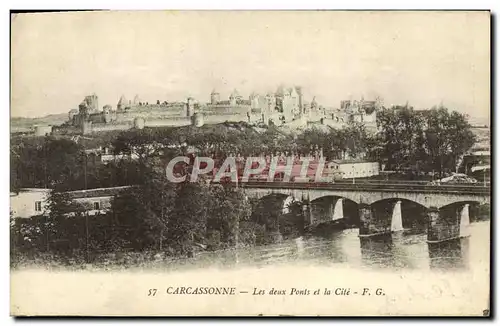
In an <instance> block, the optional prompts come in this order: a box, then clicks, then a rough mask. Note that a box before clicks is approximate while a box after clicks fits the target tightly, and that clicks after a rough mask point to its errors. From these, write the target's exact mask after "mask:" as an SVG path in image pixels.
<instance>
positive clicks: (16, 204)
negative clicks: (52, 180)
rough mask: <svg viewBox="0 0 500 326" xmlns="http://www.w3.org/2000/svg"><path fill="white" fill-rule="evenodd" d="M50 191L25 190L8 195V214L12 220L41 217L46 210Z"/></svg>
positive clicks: (41, 189) (42, 189)
mask: <svg viewBox="0 0 500 326" xmlns="http://www.w3.org/2000/svg"><path fill="white" fill-rule="evenodd" d="M50 191H51V190H50V189H44V188H25V189H21V190H20V191H19V192H17V193H11V194H10V212H11V215H12V217H14V218H29V217H32V216H37V215H43V214H44V212H45V211H46V209H47V207H46V206H47V203H48V202H47V199H48V196H49V193H50Z"/></svg>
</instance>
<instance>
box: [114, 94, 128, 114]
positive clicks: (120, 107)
mask: <svg viewBox="0 0 500 326" xmlns="http://www.w3.org/2000/svg"><path fill="white" fill-rule="evenodd" d="M127 104H128V102H127V99H126V98H125V95H122V96H121V97H120V100H119V101H118V104H117V105H116V109H117V110H118V111H122V110H125V107H126V106H127Z"/></svg>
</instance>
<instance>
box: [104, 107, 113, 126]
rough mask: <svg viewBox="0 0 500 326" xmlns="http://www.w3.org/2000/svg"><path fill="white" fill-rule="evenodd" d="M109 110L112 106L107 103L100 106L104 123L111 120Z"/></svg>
mask: <svg viewBox="0 0 500 326" xmlns="http://www.w3.org/2000/svg"><path fill="white" fill-rule="evenodd" d="M111 111H112V107H111V105H109V104H106V105H105V106H104V107H103V108H102V112H103V115H104V122H105V123H110V122H111V121H112V120H113V116H112V112H111Z"/></svg>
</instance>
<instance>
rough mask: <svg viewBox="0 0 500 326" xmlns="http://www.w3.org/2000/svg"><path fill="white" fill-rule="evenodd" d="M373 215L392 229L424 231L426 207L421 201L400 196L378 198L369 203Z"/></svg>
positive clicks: (425, 227)
mask: <svg viewBox="0 0 500 326" xmlns="http://www.w3.org/2000/svg"><path fill="white" fill-rule="evenodd" d="M370 206H371V209H372V214H373V216H374V217H375V218H376V219H378V220H379V221H381V222H382V223H381V225H383V226H384V227H386V228H391V230H392V231H401V230H405V231H410V232H416V233H424V232H425V231H426V229H427V211H428V208H427V207H426V206H425V205H423V204H422V203H419V202H416V201H413V200H410V199H406V198H400V197H393V198H385V199H380V200H377V201H375V202H372V203H371V205H370Z"/></svg>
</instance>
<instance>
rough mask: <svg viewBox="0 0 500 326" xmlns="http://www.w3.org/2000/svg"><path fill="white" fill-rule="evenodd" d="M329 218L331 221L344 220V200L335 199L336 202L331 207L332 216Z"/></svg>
mask: <svg viewBox="0 0 500 326" xmlns="http://www.w3.org/2000/svg"><path fill="white" fill-rule="evenodd" d="M331 206H332V205H331ZM331 206H330V207H331ZM331 216H332V221H335V220H341V219H343V218H344V200H343V199H342V198H339V199H337V201H336V202H335V206H334V207H333V214H331Z"/></svg>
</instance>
